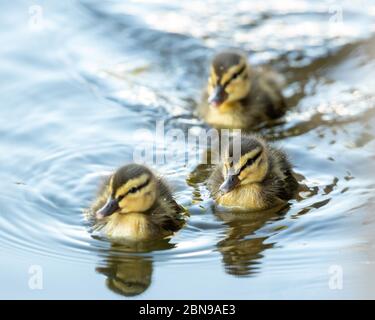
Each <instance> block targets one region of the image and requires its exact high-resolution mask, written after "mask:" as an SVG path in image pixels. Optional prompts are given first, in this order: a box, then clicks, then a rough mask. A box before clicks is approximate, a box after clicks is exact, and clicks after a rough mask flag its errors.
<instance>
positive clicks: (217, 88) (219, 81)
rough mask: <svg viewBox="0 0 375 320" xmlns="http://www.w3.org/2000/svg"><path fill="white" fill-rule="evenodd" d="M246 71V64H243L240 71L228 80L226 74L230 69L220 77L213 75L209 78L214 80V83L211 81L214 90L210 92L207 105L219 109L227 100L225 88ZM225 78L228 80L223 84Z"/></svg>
mask: <svg viewBox="0 0 375 320" xmlns="http://www.w3.org/2000/svg"><path fill="white" fill-rule="evenodd" d="M233 67H235V66H233ZM233 67H232V68H233ZM246 69H247V68H246V63H243V64H242V66H241V67H240V69H239V70H238V71H236V72H235V73H233V74H232V75H230V76H229V78H228V76H227V74H228V73H229V72H230V69H229V70H227V71H226V73H224V74H223V75H222V76H219V75H217V74H215V76H214V77H211V79H212V78H214V79H215V80H216V81H215V80H214V79H212V80H211V83H213V84H214V88H213V89H212V92H211V94H210V96H209V97H208V103H209V104H211V105H214V106H216V107H219V106H220V105H221V104H223V103H224V102H225V101H226V100H227V99H228V93H227V91H226V88H227V86H228V85H229V84H230V83H231V82H232V81H234V80H235V79H237V78H238V77H239V76H241V75H242V74H244V73H245V71H246ZM225 78H228V79H226V80H225V81H224V82H223V79H225Z"/></svg>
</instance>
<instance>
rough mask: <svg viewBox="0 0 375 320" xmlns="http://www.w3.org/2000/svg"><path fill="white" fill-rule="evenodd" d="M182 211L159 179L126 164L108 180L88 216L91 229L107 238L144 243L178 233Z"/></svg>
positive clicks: (146, 170)
mask: <svg viewBox="0 0 375 320" xmlns="http://www.w3.org/2000/svg"><path fill="white" fill-rule="evenodd" d="M182 211H183V210H182V207H180V206H179V205H178V204H177V203H176V202H175V200H174V199H173V196H172V193H171V191H170V190H169V188H168V186H167V185H166V184H165V183H164V181H162V180H161V178H159V177H156V176H155V175H154V174H153V173H152V172H151V170H149V169H148V168H146V167H144V166H142V165H138V164H129V165H126V166H123V167H121V168H120V169H118V170H117V171H116V172H115V173H114V174H113V175H112V176H111V177H109V179H108V180H107V181H106V182H105V184H104V186H103V187H102V189H101V191H100V194H99V197H98V199H97V200H96V201H95V203H94V204H93V205H92V207H91V208H90V210H88V215H89V218H91V219H92V220H93V221H94V223H95V225H94V229H100V230H102V231H104V233H105V234H106V235H107V236H108V237H109V238H112V239H123V240H130V241H143V240H155V239H162V238H165V237H168V236H170V235H172V234H173V233H174V232H176V231H177V230H179V229H180V228H181V227H182V225H183V224H184V219H183V217H182V214H181V213H182Z"/></svg>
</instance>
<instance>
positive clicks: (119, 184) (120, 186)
mask: <svg viewBox="0 0 375 320" xmlns="http://www.w3.org/2000/svg"><path fill="white" fill-rule="evenodd" d="M108 187H109V189H110V196H109V198H108V200H107V202H106V204H105V205H104V206H103V207H102V208H101V209H100V210H98V211H97V212H96V217H97V218H98V219H101V218H104V217H107V216H110V215H111V214H113V213H115V212H119V213H124V214H126V213H133V212H136V213H143V212H146V211H147V210H149V209H150V208H151V207H152V205H153V204H154V203H155V201H156V198H157V192H158V190H157V182H156V178H155V176H154V174H153V173H152V172H151V171H150V170H149V169H148V168H146V167H144V166H142V165H138V164H130V165H126V166H124V167H121V168H120V169H118V170H117V171H116V172H115V173H114V174H113V175H112V177H111V179H110V182H109V186H108Z"/></svg>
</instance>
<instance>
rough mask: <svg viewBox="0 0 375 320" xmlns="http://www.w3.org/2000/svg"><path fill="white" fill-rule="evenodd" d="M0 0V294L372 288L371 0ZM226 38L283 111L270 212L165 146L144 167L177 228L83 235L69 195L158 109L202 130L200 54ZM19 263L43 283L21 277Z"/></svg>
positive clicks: (118, 156)
mask: <svg viewBox="0 0 375 320" xmlns="http://www.w3.org/2000/svg"><path fill="white" fill-rule="evenodd" d="M0 8H1V11H0V12H1V13H0V15H1V17H0V21H1V25H2V27H1V28H0V39H1V40H2V41H1V42H2V46H1V48H0V57H1V61H2V63H1V65H0V70H1V73H0V75H1V76H0V82H1V86H0V97H1V107H0V133H1V139H0V151H1V155H0V159H1V162H0V166H1V170H0V252H1V264H0V268H1V272H0V281H1V284H2V289H1V290H0V297H1V298H124V297H136V298H144V299H148V298H218V299H228V298H239V299H249V298H358V297H374V296H375V295H374V293H375V292H374V290H373V287H374V286H373V285H372V282H373V281H374V277H373V265H374V262H375V255H374V254H373V252H374V244H375V242H374V241H373V240H374V237H373V232H374V228H375V220H374V218H373V217H372V214H373V210H372V209H374V189H375V180H374V174H373V169H374V168H373V167H374V160H375V151H374V150H375V148H374V145H375V143H374V139H373V137H374V133H375V130H374V101H375V99H374V87H375V82H374V81H373V78H374V73H375V45H374V44H375V37H374V31H375V29H374V25H375V24H374V19H375V7H374V5H373V3H372V1H360V0H358V1H340V2H339V1H303V0H299V1H293V0H288V1H282V2H280V1H267V2H264V1H251V2H250V1H208V2H202V1H189V2H184V4H183V3H182V1H181V2H180V1H165V0H160V1H151V0H143V1H124V2H122V1H67V2H64V3H61V4H58V3H55V4H53V3H51V2H47V1H43V0H40V1H37V2H35V3H34V2H31V1H18V2H17V3H5V2H3V3H2V4H1V5H0ZM341 18H342V20H341ZM231 46H232V47H242V48H244V49H245V50H247V51H248V52H249V57H250V60H251V61H252V62H253V63H254V64H256V65H262V64H270V65H272V66H273V67H274V68H275V69H276V70H278V71H279V72H280V74H282V75H283V76H284V78H285V87H284V94H285V96H286V97H287V99H288V105H289V106H290V110H289V111H288V113H287V114H286V116H285V117H284V118H283V119H282V120H281V121H280V122H279V123H277V124H276V125H275V126H274V127H272V128H264V129H263V130H262V134H264V135H265V136H266V137H268V138H269V139H271V140H275V142H276V143H277V144H278V145H280V146H282V147H283V148H284V149H285V150H286V151H287V152H288V153H289V154H290V157H291V159H292V161H293V163H294V164H295V167H296V172H297V173H298V174H299V175H300V176H301V181H300V182H301V184H302V185H304V189H303V190H302V191H301V193H300V195H299V197H298V199H296V200H293V201H291V203H290V207H289V208H288V209H287V210H284V211H283V212H280V213H277V214H276V213H272V212H263V213H262V214H260V213H259V214H253V215H247V216H238V215H236V216H234V215H230V214H220V213H215V212H212V210H211V206H212V202H211V200H210V199H209V198H208V196H207V190H205V187H204V184H203V183H202V182H200V181H199V179H197V178H196V176H203V175H204V174H205V173H206V171H205V169H204V168H201V167H199V166H198V167H197V165H198V164H199V163H198V162H196V163H189V164H188V165H185V162H184V160H183V151H180V152H181V153H182V154H180V156H181V157H180V158H176V160H175V161H170V162H168V163H167V164H165V165H162V166H159V167H158V171H160V173H161V174H163V175H165V176H167V177H168V180H169V181H170V183H171V184H172V185H173V187H174V190H175V192H176V197H177V200H178V201H179V202H180V203H182V204H183V205H184V206H186V207H187V208H188V209H189V211H190V219H189V221H188V223H187V226H186V227H185V228H184V229H183V230H182V231H180V232H179V233H178V234H177V235H176V237H174V238H173V239H172V240H171V241H169V242H162V243H158V244H155V248H147V249H145V248H139V250H137V253H134V250H129V248H127V247H125V246H120V245H115V244H111V243H109V242H108V241H106V240H103V239H98V238H95V237H93V236H92V235H91V234H90V232H89V226H88V225H87V223H86V222H85V220H84V218H83V215H82V210H83V209H84V208H85V207H87V206H88V205H89V204H90V202H91V200H92V198H93V197H94V195H95V190H96V188H97V185H98V183H99V181H100V179H101V178H102V176H103V175H106V174H108V172H110V171H111V170H113V169H114V168H116V167H118V166H119V165H121V164H123V163H126V162H129V161H131V160H132V158H133V152H134V147H135V146H136V145H137V144H139V143H140V142H141V141H142V139H144V137H143V136H137V135H136V136H135V135H134V133H135V132H138V131H137V130H138V129H148V130H151V131H153V130H155V121H156V120H157V121H162V120H163V121H166V123H167V129H174V128H184V129H185V130H186V129H188V128H190V129H191V128H193V130H196V131H199V130H200V129H202V128H205V125H204V124H203V123H202V122H201V121H199V120H198V119H196V118H195V117H194V115H193V113H192V111H193V108H194V106H195V104H196V103H197V102H198V101H199V98H200V92H201V89H202V86H203V85H204V83H205V80H206V74H207V63H208V61H209V59H210V58H211V56H212V53H213V52H214V51H215V50H218V49H220V48H222V47H231ZM178 147H179V146H178ZM182 147H183V146H181V149H182ZM186 177H189V178H188V179H186ZM35 265H37V266H41V267H42V270H43V290H31V289H30V287H29V280H30V277H32V269H30V266H35ZM337 268H339V269H337ZM335 270H336V271H337V270H340V272H341V271H342V275H343V288H342V290H332V286H330V284H332V276H334V274H333V273H334V272H335ZM29 272H31V273H29Z"/></svg>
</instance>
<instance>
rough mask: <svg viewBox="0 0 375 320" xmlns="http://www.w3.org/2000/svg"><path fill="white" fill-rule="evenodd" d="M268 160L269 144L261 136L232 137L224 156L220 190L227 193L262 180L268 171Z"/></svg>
mask: <svg viewBox="0 0 375 320" xmlns="http://www.w3.org/2000/svg"><path fill="white" fill-rule="evenodd" d="M239 144H240V145H239ZM268 160H269V158H268V150H267V145H266V143H265V141H264V140H262V139H261V138H258V137H256V136H242V137H241V138H240V139H232V141H231V142H230V144H229V148H228V150H227V153H226V154H225V156H224V163H223V164H224V165H223V176H224V182H223V184H222V185H221V186H220V192H221V193H224V194H225V193H228V192H230V191H232V190H233V189H235V188H239V187H241V186H245V185H249V184H252V183H258V182H262V181H263V180H264V178H265V177H266V175H267V173H268V169H269V161H268Z"/></svg>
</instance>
